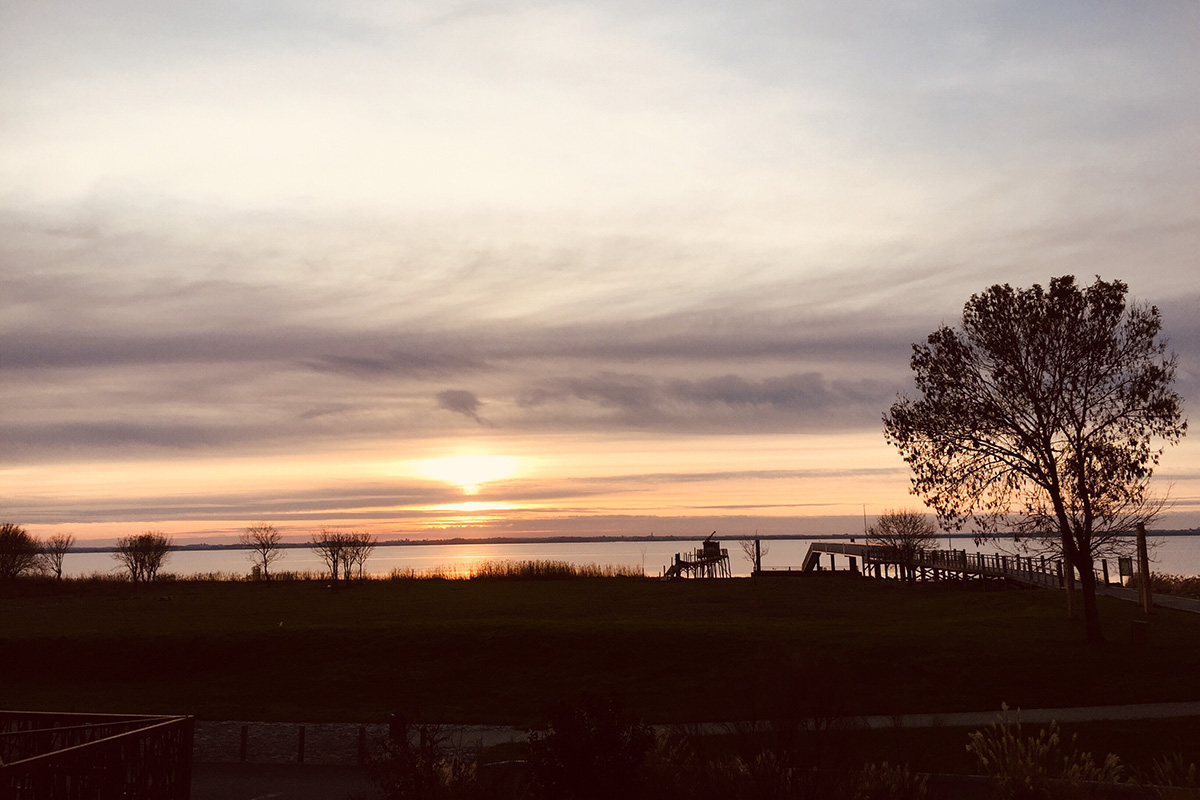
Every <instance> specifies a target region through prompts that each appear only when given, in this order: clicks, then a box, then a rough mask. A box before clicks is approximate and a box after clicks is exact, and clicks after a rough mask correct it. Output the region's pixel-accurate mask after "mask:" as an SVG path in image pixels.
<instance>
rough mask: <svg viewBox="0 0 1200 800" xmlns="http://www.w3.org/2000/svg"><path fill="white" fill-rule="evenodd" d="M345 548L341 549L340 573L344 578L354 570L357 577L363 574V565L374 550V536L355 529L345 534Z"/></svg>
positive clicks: (348, 576) (347, 578)
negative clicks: (356, 572)
mask: <svg viewBox="0 0 1200 800" xmlns="http://www.w3.org/2000/svg"><path fill="white" fill-rule="evenodd" d="M345 542H346V544H345V548H344V549H343V551H342V567H343V569H342V575H343V577H344V578H345V579H346V580H350V576H351V575H352V574H353V572H354V571H355V570H357V571H358V577H360V578H361V577H362V576H363V565H365V564H366V563H367V559H368V558H369V557H370V556H371V553H372V552H373V551H374V550H375V537H373V536H372V535H371V534H369V533H367V532H366V531H356V532H353V533H347V534H345Z"/></svg>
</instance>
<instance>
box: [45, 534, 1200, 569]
mask: <svg viewBox="0 0 1200 800" xmlns="http://www.w3.org/2000/svg"><path fill="white" fill-rule="evenodd" d="M848 538H849V537H837V536H829V537H823V538H822V541H847V540H848ZM855 538H856V539H857V540H858V541H860V542H861V541H863V538H862V537H861V536H858V537H855ZM700 541H701V540H700V539H697V540H696V541H695V542H684V541H672V542H570V543H563V542H554V543H547V544H453V545H398V546H389V547H378V548H376V549H375V552H374V553H372V554H371V558H370V560H369V561H368V562H367V571H369V572H370V573H372V574H374V575H387V574H388V573H390V572H391V571H392V570H402V571H408V570H415V571H417V572H425V571H430V570H441V571H443V572H448V573H465V572H467V571H469V570H470V568H471V567H472V566H474V565H476V564H479V563H481V562H485V561H533V560H545V561H566V562H568V563H571V564H579V565H585V564H596V565H601V566H605V565H609V566H619V567H625V568H628V569H633V570H643V571H644V572H645V574H646V575H659V574H661V573H662V571H663V570H664V569H665V568H666V567H667V566H668V565H670V564H671V563H672V561H673V559H674V556H675V554H676V553H684V554H686V553H689V552H691V551H692V550H694V549H695V548H697V547H699V546H700ZM813 541H814V540H811V539H776V540H764V541H763V545H764V546H765V548H766V554H765V555H764V556H763V567H764V568H766V569H786V568H788V567H791V568H794V569H798V568H799V567H800V564H801V563H802V562H803V561H804V555H805V553H807V552H808V547H809V545H810V544H811V543H812V542H813ZM1151 545H1152V547H1153V550H1152V552H1151V555H1150V558H1151V562H1152V568H1153V569H1154V570H1156V571H1159V572H1169V573H1174V574H1177V575H1200V535H1188V536H1164V537H1157V538H1155V537H1151ZM722 546H724V547H726V548H727V549H728V550H729V560H730V565H731V567H732V569H733V574H734V575H749V574H750V562H749V560H748V559H747V558H746V557H745V556H744V555H743V554H742V550H741V547H739V546H738V542H737V541H731V540H723V541H722ZM948 546H952V547H953V548H954V549H956V550H964V549H965V550H966V551H967V552H968V553H976V552H981V553H995V552H998V550H997V549H996V547H995V546H992V545H987V544H984V545H980V546H976V545H975V543H974V542H972V541H971V540H970V539H954V540H951V541H949V542H948ZM827 558H828V557H826V561H825V562H824V563H827ZM838 562H839V565H840V566H844V565H845V561H844V559H842V558H838ZM251 563H252V562H251V560H250V558H249V554H248V553H247V552H246V551H244V550H183V551H174V552H172V553H171V554H170V555H169V557H168V558H167V562H166V564H165V566H164V567H163V570H164V571H165V572H171V573H174V574H176V575H197V574H204V573H210V572H224V573H233V574H238V575H242V574H246V573H248V572H249V571H250V565H251ZM272 568H273V569H276V570H279V571H292V572H320V571H322V570H323V569H324V565H323V563H322V562H321V560H320V559H319V558H318V557H317V555H316V554H315V553H313V552H312V551H310V550H308V549H303V548H298V549H287V550H284V551H283V557H282V558H280V559H279V561H278V562H276V563H275V565H274V566H273V567H272ZM1109 569H1110V571H1111V572H1112V574H1113V575H1114V577H1115V575H1116V571H1117V568H1116V564H1115V563H1113V562H1111V561H1110V563H1109ZM63 571H64V572H65V573H66V574H68V575H90V574H92V573H95V572H101V573H113V574H117V573H120V572H121V571H122V570H121V568H120V567H119V566H118V565H117V562H116V561H115V560H113V557H112V554H111V553H69V554H68V555H67V557H66V559H65V561H64V562H63Z"/></svg>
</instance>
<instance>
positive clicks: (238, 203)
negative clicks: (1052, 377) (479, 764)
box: [0, 0, 1200, 542]
mask: <svg viewBox="0 0 1200 800" xmlns="http://www.w3.org/2000/svg"><path fill="white" fill-rule="evenodd" d="M1198 34H1200V6H1198V5H1197V4H1196V3H1194V2H1192V1H1191V0H1187V1H1186V2H1184V1H1182V0H1181V1H1180V2H1170V1H1169V0H1168V1H1165V2H1158V3H1152V4H1142V3H1092V2H1086V3H1085V2H1062V3H1042V2H1016V3H1010V2H1004V3H1001V2H972V1H970V0H967V1H966V2H921V1H920V0H910V1H907V2H893V3H875V2H853V0H852V1H851V2H840V3H805V2H796V3H780V2H753V1H751V2H745V1H744V0H743V1H740V2H705V1H704V0H688V2H636V3H627V2H580V3H571V2H495V3H491V2H474V3H456V2H448V1H447V0H438V1H437V2H366V1H365V0H340V1H339V2H336V3H335V2H317V1H316V0H289V1H288V2H257V1H255V0H212V1H211V2H205V3H173V2H161V0H156V2H149V0H146V1H144V2H143V1H141V0H112V2H106V3H94V2H85V1H83V0H62V1H60V0H36V2H35V1H34V0H7V2H4V3H0V281H2V286H0V516H2V517H3V518H4V519H5V520H6V521H13V522H17V523H20V524H23V525H25V526H26V527H27V528H28V529H29V530H30V531H31V532H33V533H35V534H37V535H48V534H51V533H55V532H70V533H73V534H74V535H75V536H77V537H78V538H79V539H80V540H85V541H90V540H98V541H99V540H110V539H112V538H113V537H116V536H120V535H127V534H129V533H136V532H141V531H142V530H149V529H159V530H164V531H166V532H168V533H170V534H172V535H173V536H175V537H176V538H177V539H178V540H180V541H182V542H199V541H218V540H220V539H221V538H222V537H225V536H230V535H233V534H235V533H236V532H237V531H238V530H240V529H241V528H243V527H245V526H247V525H250V524H254V523H257V522H260V521H265V522H271V523H274V524H275V525H276V526H277V527H279V528H280V529H281V530H283V531H285V533H287V535H288V536H289V538H307V536H308V535H309V534H310V533H311V532H312V531H314V530H315V529H317V528H318V527H320V526H324V525H329V526H337V527H343V528H350V529H362V530H369V531H372V532H375V533H378V534H380V535H381V536H386V537H388V538H391V537H397V538H405V537H407V538H442V537H445V536H484V535H487V536H494V535H501V536H517V535H585V534H592V535H597V534H599V535H614V534H648V533H656V534H687V535H691V534H698V535H704V534H706V533H707V532H708V531H710V530H713V529H716V530H718V531H719V532H721V533H722V534H723V535H746V534H751V533H753V532H759V533H762V534H788V533H840V532H850V533H853V532H855V531H861V529H862V524H863V517H864V515H866V516H873V515H875V514H878V513H880V512H881V511H883V510H885V509H889V508H902V507H919V505H920V504H919V501H918V500H917V499H916V498H915V497H912V496H910V495H909V493H908V487H909V482H908V471H907V468H906V465H905V464H904V463H903V461H902V460H901V459H900V456H899V455H898V453H897V452H896V451H895V450H894V449H893V448H890V447H889V446H888V445H887V444H886V443H885V442H884V440H883V435H882V425H881V416H882V414H883V412H884V411H885V410H886V409H887V408H888V406H889V405H890V404H891V402H893V400H894V399H895V397H896V395H897V393H899V392H905V391H910V392H911V391H912V389H911V387H912V379H911V373H910V371H909V367H908V357H909V354H910V352H911V345H912V343H913V342H917V341H922V340H923V339H924V337H925V336H926V335H928V333H930V332H932V331H933V330H934V329H936V328H937V327H938V326H940V325H942V324H951V325H953V324H955V323H956V321H957V320H958V319H959V318H960V315H961V312H962V307H963V304H964V303H965V302H966V301H967V299H968V298H969V297H970V296H971V294H973V293H975V292H979V291H982V290H983V289H985V288H986V287H988V286H990V285H992V284H994V283H1010V284H1012V285H1014V286H1029V285H1031V284H1033V283H1040V284H1042V285H1045V284H1046V283H1047V282H1048V281H1049V280H1050V278H1051V277H1054V276H1058V275H1064V274H1073V275H1076V276H1077V277H1078V278H1079V280H1080V282H1083V283H1090V282H1091V280H1092V279H1093V276H1096V275H1099V276H1101V277H1102V278H1104V279H1106V280H1111V279H1121V280H1124V281H1125V282H1127V283H1128V284H1129V287H1130V294H1131V296H1132V297H1134V298H1136V299H1137V300H1139V301H1142V302H1146V303H1152V304H1155V305H1157V306H1158V307H1159V308H1160V309H1161V311H1162V314H1163V319H1164V335H1165V336H1166V337H1167V338H1168V340H1169V343H1170V347H1171V349H1172V350H1174V351H1175V352H1176V353H1177V355H1178V365H1179V368H1178V375H1177V379H1176V389H1177V391H1178V392H1179V393H1180V394H1181V395H1182V396H1183V398H1184V402H1185V409H1186V410H1187V411H1188V412H1190V416H1192V417H1193V418H1194V417H1195V409H1196V408H1197V407H1200V280H1198V278H1200V263H1198V262H1200V258H1198V254H1200V147H1197V142H1200V48H1198V47H1197V46H1196V41H1197V35H1198ZM1154 487H1155V490H1156V491H1157V492H1159V493H1162V494H1167V495H1168V496H1169V497H1170V499H1171V505H1170V507H1169V509H1168V512H1167V513H1166V514H1165V515H1164V517H1163V520H1162V522H1161V523H1160V526H1161V527H1167V528H1172V527H1174V528H1190V527H1195V526H1200V441H1198V440H1197V436H1196V435H1193V436H1191V437H1188V438H1185V439H1184V441H1183V442H1182V443H1181V444H1180V445H1179V446H1177V447H1173V448H1169V449H1168V450H1167V451H1166V453H1165V454H1164V455H1163V458H1162V462H1161V464H1160V466H1159V468H1158V470H1157V472H1156V474H1155V481H1154Z"/></svg>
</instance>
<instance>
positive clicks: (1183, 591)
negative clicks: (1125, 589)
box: [1129, 572, 1200, 599]
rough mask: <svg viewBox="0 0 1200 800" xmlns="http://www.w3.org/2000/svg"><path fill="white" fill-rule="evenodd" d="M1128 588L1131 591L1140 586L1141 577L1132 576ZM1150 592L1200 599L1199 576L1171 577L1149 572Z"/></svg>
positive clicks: (1165, 574)
mask: <svg viewBox="0 0 1200 800" xmlns="http://www.w3.org/2000/svg"><path fill="white" fill-rule="evenodd" d="M1129 586H1130V588H1133V589H1136V588H1138V587H1139V586H1141V576H1139V575H1134V576H1133V577H1132V578H1130V579H1129ZM1150 591H1152V592H1158V593H1159V594H1170V595H1174V596H1175V597H1194V598H1196V599H1200V575H1171V574H1170V573H1165V572H1151V573H1150Z"/></svg>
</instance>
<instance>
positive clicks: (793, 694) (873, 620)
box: [0, 576, 1200, 724]
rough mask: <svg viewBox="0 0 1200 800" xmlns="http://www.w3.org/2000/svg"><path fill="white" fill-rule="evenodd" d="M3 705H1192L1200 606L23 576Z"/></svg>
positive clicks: (801, 584)
mask: <svg viewBox="0 0 1200 800" xmlns="http://www.w3.org/2000/svg"><path fill="white" fill-rule="evenodd" d="M2 591H3V596H2V598H0V651H2V653H3V657H2V658H0V707H7V708H27V709H39V710H79V711H85V710H86V711H121V712H175V713H179V712H182V713H192V714H197V715H200V716H202V717H210V718H219V719H220V718H223V719H281V720H356V721H369V720H382V719H384V718H385V717H386V715H387V713H388V712H391V711H401V712H404V713H405V714H406V715H408V716H409V718H411V719H416V720H421V719H424V720H436V721H440V722H455V721H462V722H504V723H518V724H520V723H525V722H531V721H536V720H538V719H544V718H545V716H546V715H547V713H548V711H549V710H550V709H551V707H552V706H554V704H555V703H557V702H558V701H560V700H562V699H564V698H570V697H573V696H575V695H577V694H578V693H579V692H581V691H584V690H589V691H592V692H596V693H599V694H602V695H607V696H613V697H616V698H619V699H620V700H621V701H622V702H624V703H625V705H626V706H627V707H628V708H629V709H630V710H631V711H633V712H634V713H636V714H637V715H639V716H641V717H642V718H644V719H647V720H650V721H656V722H657V721H673V722H683V721H691V720H722V719H768V718H771V717H772V716H777V715H779V714H781V713H789V711H790V713H795V714H798V715H811V714H820V715H835V714H860V713H870V714H881V713H883V714H886V713H902V712H923V711H951V710H982V711H988V710H996V709H998V708H999V707H1000V704H1001V703H1002V702H1007V703H1008V704H1009V706H1011V707H1024V708H1033V707H1043V706H1073V705H1099V704H1112V703H1132V702H1149V701H1166V700H1200V680H1197V678H1196V676H1197V675H1200V615H1194V614H1184V613H1181V612H1173V611H1170V610H1159V611H1158V612H1156V614H1155V616H1154V619H1153V621H1152V629H1151V644H1150V646H1149V648H1148V649H1146V650H1144V651H1143V650H1138V649H1135V648H1134V647H1132V646H1131V645H1130V644H1129V638H1130V626H1131V620H1132V618H1133V617H1134V615H1135V613H1136V607H1135V606H1134V604H1132V603H1126V602H1120V601H1116V600H1111V599H1109V598H1100V601H1101V615H1102V619H1103V620H1104V624H1105V628H1106V635H1107V636H1108V639H1109V643H1108V644H1106V645H1104V646H1101V647H1090V646H1088V645H1087V644H1085V643H1084V642H1083V641H1082V629H1081V628H1080V627H1079V625H1078V623H1072V622H1069V621H1067V620H1066V619H1064V613H1063V598H1062V596H1061V595H1060V594H1059V593H1057V592H1047V591H1019V590H1011V591H988V592H984V591H980V590H977V589H961V588H952V587H949V586H946V585H933V584H929V585H923V586H916V587H904V586H898V585H895V584H892V583H884V582H877V581H865V580H852V579H846V578H842V577H840V576H838V577H832V578H829V577H822V576H813V577H811V578H808V579H801V580H784V579H778V580H762V581H757V582H756V581H751V580H746V579H742V580H726V581H693V582H674V583H662V582H659V581H657V580H642V579H621V578H610V579H584V580H568V581H512V580H472V581H442V580H394V581H366V582H362V583H358V584H352V585H350V586H342V587H339V588H338V589H336V590H335V589H330V588H327V584H326V583H325V582H322V581H295V582H281V583H277V584H274V585H269V586H268V585H265V584H254V583H246V582H241V583H233V582H213V583H206V582H177V583H164V584H158V585H151V586H142V587H138V588H137V589H135V588H134V587H133V586H131V585H130V584H127V583H120V582H87V581H80V582H64V583H62V584H58V585H55V584H53V583H34V582H29V583H24V584H18V585H16V586H12V585H10V586H9V587H6V588H4V589H3V590H2Z"/></svg>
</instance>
